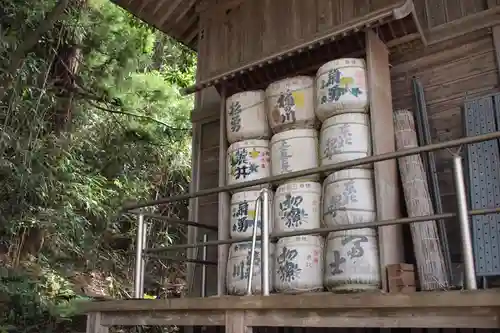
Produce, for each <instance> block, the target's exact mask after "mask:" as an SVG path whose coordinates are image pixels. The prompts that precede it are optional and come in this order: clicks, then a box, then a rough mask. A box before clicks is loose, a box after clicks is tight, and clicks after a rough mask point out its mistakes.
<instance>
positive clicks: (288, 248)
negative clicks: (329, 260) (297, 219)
mask: <svg viewBox="0 0 500 333" xmlns="http://www.w3.org/2000/svg"><path fill="white" fill-rule="evenodd" d="M323 252H324V241H323V238H322V237H321V236H313V235H308V236H293V237H285V238H281V239H280V240H279V241H278V243H277V244H276V252H275V256H276V262H275V265H274V273H275V275H274V286H275V287H276V291H278V292H282V293H290V294H295V293H302V292H309V291H321V290H323V271H324V263H323Z"/></svg>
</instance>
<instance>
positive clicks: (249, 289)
mask: <svg viewBox="0 0 500 333" xmlns="http://www.w3.org/2000/svg"><path fill="white" fill-rule="evenodd" d="M261 205H262V196H261V195H259V197H258V198H257V200H255V217H254V219H253V229H252V248H251V250H250V264H249V266H250V267H249V268H248V284H247V295H248V296H250V295H252V279H253V266H254V261H255V247H256V245H257V228H258V222H259V216H260V215H261V211H262V207H261ZM261 219H262V218H261ZM261 224H262V222H261ZM261 234H262V225H261ZM261 254H262V253H261Z"/></svg>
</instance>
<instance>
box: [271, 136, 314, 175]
mask: <svg viewBox="0 0 500 333" xmlns="http://www.w3.org/2000/svg"><path fill="white" fill-rule="evenodd" d="M271 160H272V161H271V169H272V172H271V174H272V175H273V176H277V175H283V174H286V173H290V172H295V171H299V170H306V169H311V168H316V167H318V133H317V131H316V130H314V129H294V130H289V131H285V132H281V133H278V134H275V135H273V137H272V138H271ZM318 179H319V175H311V176H307V177H302V178H300V180H304V181H306V180H310V181H317V180H318Z"/></svg>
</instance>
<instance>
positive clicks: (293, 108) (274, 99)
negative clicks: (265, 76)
mask: <svg viewBox="0 0 500 333" xmlns="http://www.w3.org/2000/svg"><path fill="white" fill-rule="evenodd" d="M266 105H267V112H268V119H269V125H270V126H271V129H272V130H273V132H274V133H278V132H281V131H284V130H289V129H294V128H313V127H315V126H316V124H317V120H316V116H315V114H314V79H313V78H312V77H309V76H297V77H292V78H287V79H283V80H280V81H276V82H273V83H271V84H270V85H269V86H268V87H267V89H266Z"/></svg>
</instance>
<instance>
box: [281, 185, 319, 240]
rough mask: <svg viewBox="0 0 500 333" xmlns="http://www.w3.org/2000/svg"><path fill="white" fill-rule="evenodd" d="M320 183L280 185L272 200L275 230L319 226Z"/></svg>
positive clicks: (305, 228)
mask: <svg viewBox="0 0 500 333" xmlns="http://www.w3.org/2000/svg"><path fill="white" fill-rule="evenodd" d="M320 214H321V184H320V183H316V182H293V183H287V184H283V185H280V186H279V187H278V189H277V190H276V196H275V202H274V223H275V229H276V230H277V231H285V232H286V231H294V230H307V229H315V228H319V227H320V221H321V216H320Z"/></svg>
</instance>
